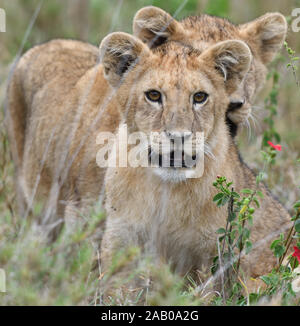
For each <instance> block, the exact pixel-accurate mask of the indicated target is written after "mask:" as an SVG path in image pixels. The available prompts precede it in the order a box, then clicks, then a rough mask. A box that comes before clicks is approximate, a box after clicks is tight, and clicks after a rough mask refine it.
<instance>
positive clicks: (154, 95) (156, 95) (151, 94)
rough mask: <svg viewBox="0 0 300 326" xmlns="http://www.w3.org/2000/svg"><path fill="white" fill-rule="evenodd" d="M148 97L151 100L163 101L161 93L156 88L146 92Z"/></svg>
mask: <svg viewBox="0 0 300 326" xmlns="http://www.w3.org/2000/svg"><path fill="white" fill-rule="evenodd" d="M145 95H146V97H147V99H148V100H149V101H151V102H161V93H160V92H158V91H155V90H151V91H148V92H146V93H145Z"/></svg>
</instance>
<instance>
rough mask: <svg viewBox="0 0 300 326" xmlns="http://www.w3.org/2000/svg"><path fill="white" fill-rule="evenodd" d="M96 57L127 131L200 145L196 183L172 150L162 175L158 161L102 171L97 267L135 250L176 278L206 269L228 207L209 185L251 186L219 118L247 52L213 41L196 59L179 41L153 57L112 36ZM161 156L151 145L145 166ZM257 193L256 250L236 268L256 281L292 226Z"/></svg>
mask: <svg viewBox="0 0 300 326" xmlns="http://www.w3.org/2000/svg"><path fill="white" fill-rule="evenodd" d="M100 53H101V58H102V61H101V62H102V64H103V67H104V76H105V78H106V79H107V81H108V83H109V84H110V85H111V86H112V87H116V85H118V86H119V85H120V82H121V85H120V87H119V88H117V89H116V92H117V93H116V101H117V102H118V107H119V108H120V110H121V115H122V116H123V119H124V123H126V124H127V128H128V130H130V132H131V133H133V132H140V133H143V134H146V135H147V136H149V137H150V136H151V133H152V132H157V133H159V134H161V135H164V137H166V138H169V139H170V140H172V139H173V140H174V139H180V140H181V141H182V142H187V141H188V140H189V139H191V140H192V141H194V140H193V139H194V138H195V136H196V134H197V133H203V134H204V145H205V146H204V162H203V163H204V165H203V166H202V167H203V171H202V176H200V177H195V176H196V175H197V174H198V172H199V170H198V169H201V164H199V165H198V164H197V159H196V162H195V163H194V165H191V166H189V167H186V166H184V165H182V167H178V166H177V165H174V161H175V159H174V157H175V155H176V153H177V152H178V151H180V152H179V154H180V155H179V160H180V158H182V163H184V162H183V157H182V156H181V149H177V148H176V146H175V147H174V149H173V158H172V159H171V157H172V153H171V152H170V165H169V167H164V166H163V165H162V164H160V163H159V164H158V166H155V167H130V166H129V167H126V168H124V167H109V168H108V169H107V171H106V177H105V193H106V204H105V207H106V211H107V225H106V230H105V235H104V238H103V242H102V249H101V255H102V263H103V268H104V270H105V271H107V270H108V268H109V266H110V264H111V261H112V257H113V255H114V253H115V252H117V251H118V250H120V249H124V248H126V247H130V246H139V247H141V248H142V249H143V250H144V251H145V252H147V253H150V254H152V255H153V256H154V257H155V258H156V259H157V260H158V261H160V260H161V261H167V262H170V263H171V264H172V266H173V268H174V270H175V271H177V272H178V273H180V274H182V275H184V274H186V273H187V272H189V271H192V270H203V269H205V268H207V267H209V266H211V263H212V258H213V257H214V256H215V254H216V241H217V234H216V230H217V229H218V228H220V227H224V226H225V223H226V219H227V208H226V207H223V208H218V207H216V205H215V204H214V203H213V201H212V199H213V197H214V195H215V194H216V191H215V189H214V187H212V183H213V181H214V180H215V179H216V177H217V175H222V176H226V177H227V180H231V181H233V183H234V187H235V189H236V191H240V190H241V189H243V188H252V189H254V188H255V184H256V180H255V175H254V174H253V173H252V171H251V170H250V169H249V168H248V167H247V166H246V165H245V164H244V163H243V162H242V161H241V160H240V158H239V154H238V150H237V148H236V146H235V144H234V142H233V140H232V137H231V136H230V134H229V131H228V128H227V125H226V119H225V116H226V111H227V107H228V104H229V98H228V96H227V94H228V93H234V92H235V91H236V90H237V89H238V87H239V85H240V84H241V83H242V82H243V80H244V78H245V76H246V75H247V73H248V71H249V68H250V66H251V58H252V56H251V51H250V49H249V47H248V46H247V45H246V43H244V42H242V41H239V40H229V41H222V42H217V43H216V44H214V45H213V46H211V47H208V48H207V49H204V50H203V51H199V50H195V49H193V48H191V47H190V46H186V45H184V44H178V43H177V42H168V43H167V44H164V45H162V46H159V47H157V48H154V49H152V50H150V48H149V46H148V45H146V44H144V43H142V42H141V41H140V40H138V39H137V38H135V37H132V36H130V35H127V34H124V33H113V34H111V35H108V36H107V37H106V38H105V39H104V40H103V41H102V43H101V46H100ZM220 67H222V68H220ZM207 148H209V152H208V151H207V150H206V149H207ZM160 150H161V149H160V147H158V149H157V147H155V148H154V147H153V148H152V147H150V148H149V147H148V144H146V145H145V148H144V151H148V153H150V154H151V155H150V154H149V157H150V158H151V157H152V156H153V155H154V156H159V155H160ZM142 151H143V149H141V150H140V152H142ZM195 154H196V156H197V154H199V152H197V150H196V153H194V154H193V155H195ZM200 156H201V155H200ZM171 161H172V162H171ZM177 161H178V157H177ZM194 177H195V178H194ZM260 190H261V191H262V192H263V194H264V200H263V202H262V204H261V207H260V208H259V209H257V211H256V213H255V217H254V225H253V227H252V233H251V234H252V236H251V237H252V239H251V240H252V242H253V243H254V249H253V251H252V252H251V254H250V255H248V256H245V257H244V259H243V261H242V264H243V270H244V271H245V272H246V273H247V275H251V276H254V277H255V276H258V275H261V274H264V273H266V272H268V271H270V270H271V269H272V267H273V265H274V263H275V258H274V257H273V255H272V254H271V251H270V249H269V245H270V241H271V240H272V236H275V234H278V232H280V230H281V229H282V228H283V227H284V226H285V225H286V224H287V223H289V215H288V213H287V212H286V211H285V209H284V208H283V207H282V206H281V205H280V204H279V203H278V202H277V201H275V200H274V199H273V197H272V196H271V195H270V193H269V192H268V190H267V189H266V188H265V187H264V186H263V185H262V186H261V189H260Z"/></svg>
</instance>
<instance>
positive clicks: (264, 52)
mask: <svg viewBox="0 0 300 326" xmlns="http://www.w3.org/2000/svg"><path fill="white" fill-rule="evenodd" d="M239 28H240V33H241V36H242V38H243V40H245V41H246V42H247V43H249V44H250V46H253V50H254V51H256V52H257V53H258V55H259V56H260V58H261V60H262V62H263V63H264V64H268V63H269V62H271V61H272V60H273V58H274V56H275V55H276V53H277V52H278V51H279V50H280V48H281V47H282V45H283V42H284V40H285V37H286V32H287V22H286V19H285V17H284V16H283V15H282V14H280V13H267V14H265V15H263V16H261V17H259V18H257V19H255V20H254V21H252V22H250V23H247V24H243V25H240V26H239Z"/></svg>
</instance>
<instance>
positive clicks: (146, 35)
mask: <svg viewBox="0 0 300 326" xmlns="http://www.w3.org/2000/svg"><path fill="white" fill-rule="evenodd" d="M133 34H134V35H135V36H136V37H138V38H140V39H141V40H142V41H143V42H144V43H147V44H148V46H149V47H150V48H153V47H156V46H159V45H161V44H163V43H164V42H166V41H167V40H169V39H172V40H177V39H182V37H183V35H184V30H183V28H182V26H181V24H180V23H179V22H178V21H177V20H175V19H174V18H173V17H172V16H171V15H170V14H168V13H167V12H165V11H164V10H162V9H160V8H157V7H153V6H148V7H144V8H142V9H140V10H139V11H138V12H137V13H136V14H135V16H134V19H133Z"/></svg>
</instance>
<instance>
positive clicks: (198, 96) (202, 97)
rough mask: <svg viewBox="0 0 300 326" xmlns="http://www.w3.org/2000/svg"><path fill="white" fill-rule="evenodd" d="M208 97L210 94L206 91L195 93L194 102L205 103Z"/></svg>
mask: <svg viewBox="0 0 300 326" xmlns="http://www.w3.org/2000/svg"><path fill="white" fill-rule="evenodd" d="M207 98H208V94H206V93H204V92H198V93H195V94H194V103H196V104H203V103H204V102H205V101H206V100H207Z"/></svg>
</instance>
